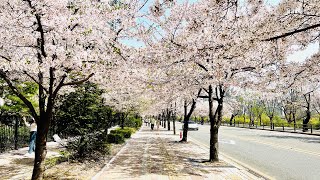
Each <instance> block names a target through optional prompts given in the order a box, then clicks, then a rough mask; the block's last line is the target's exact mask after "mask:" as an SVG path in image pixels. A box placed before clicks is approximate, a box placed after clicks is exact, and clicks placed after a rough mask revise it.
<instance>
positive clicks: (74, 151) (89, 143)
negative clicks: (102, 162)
mask: <svg viewBox="0 0 320 180" xmlns="http://www.w3.org/2000/svg"><path fill="white" fill-rule="evenodd" d="M107 140H108V139H107V138H106V136H105V134H104V133H94V134H90V135H82V136H80V137H79V138H76V139H75V140H73V141H70V142H68V144H67V150H68V151H69V152H70V153H71V156H70V158H71V159H77V160H80V161H82V160H85V159H95V160H98V159H99V157H103V155H105V154H109V153H110V148H111V146H110V145H109V144H108V141H107Z"/></svg>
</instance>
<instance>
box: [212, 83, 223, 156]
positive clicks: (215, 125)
mask: <svg viewBox="0 0 320 180" xmlns="http://www.w3.org/2000/svg"><path fill="white" fill-rule="evenodd" d="M222 88H223V87H222V86H221V85H219V86H218V87H216V88H215V90H216V97H215V98H213V89H212V86H211V85H210V86H209V91H208V97H209V118H210V156H209V161H210V162H216V161H219V155H218V154H219V143H218V132H219V127H220V125H221V122H222V110H223V98H224V93H225V91H224V90H223V89H222ZM213 100H216V101H217V102H218V107H217V109H216V111H215V113H213Z"/></svg>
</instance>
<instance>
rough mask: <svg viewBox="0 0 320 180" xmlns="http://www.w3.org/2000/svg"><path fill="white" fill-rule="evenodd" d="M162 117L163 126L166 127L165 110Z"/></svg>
mask: <svg viewBox="0 0 320 180" xmlns="http://www.w3.org/2000/svg"><path fill="white" fill-rule="evenodd" d="M162 119H163V128H166V127H167V126H166V115H165V113H164V112H162Z"/></svg>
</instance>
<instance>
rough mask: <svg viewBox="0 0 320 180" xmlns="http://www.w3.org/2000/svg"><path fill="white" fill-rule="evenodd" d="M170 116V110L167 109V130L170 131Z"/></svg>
mask: <svg viewBox="0 0 320 180" xmlns="http://www.w3.org/2000/svg"><path fill="white" fill-rule="evenodd" d="M170 118H171V110H169V109H167V122H168V131H170V129H171V127H170Z"/></svg>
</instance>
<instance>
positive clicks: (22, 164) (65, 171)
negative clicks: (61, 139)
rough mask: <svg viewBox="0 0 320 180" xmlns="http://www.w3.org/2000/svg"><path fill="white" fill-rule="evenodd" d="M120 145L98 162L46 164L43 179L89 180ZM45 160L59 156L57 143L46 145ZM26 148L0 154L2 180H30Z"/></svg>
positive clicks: (29, 163) (31, 161) (28, 158)
mask: <svg viewBox="0 0 320 180" xmlns="http://www.w3.org/2000/svg"><path fill="white" fill-rule="evenodd" d="M122 146H123V144H122V145H113V146H112V148H111V153H110V155H107V156H105V157H103V158H101V160H100V161H86V162H84V163H79V162H71V161H66V162H62V163H60V164H57V165H50V164H48V165H47V166H46V167H47V168H48V169H46V171H45V179H81V180H82V179H91V177H93V176H94V175H95V174H96V173H97V172H98V171H99V170H100V169H101V168H102V167H103V166H104V164H105V163H107V162H108V161H109V160H110V159H111V158H112V157H113V156H114V155H115V154H116V153H117V152H118V151H119V150H120V149H121V147H122ZM47 148H48V153H47V156H46V159H47V160H49V159H52V158H56V157H59V156H60V153H59V152H60V151H61V150H64V148H63V147H62V146H60V145H59V144H57V143H48V145H47ZM27 150H28V149H27V148H21V149H19V150H13V151H10V152H8V153H5V154H0V177H1V179H3V180H6V179H10V180H11V179H12V180H18V179H19V180H21V179H30V178H31V175H32V169H33V159H34V158H33V157H28V156H26V155H25V154H26V152H27Z"/></svg>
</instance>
